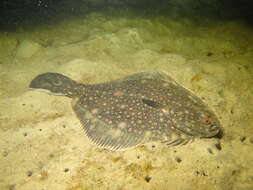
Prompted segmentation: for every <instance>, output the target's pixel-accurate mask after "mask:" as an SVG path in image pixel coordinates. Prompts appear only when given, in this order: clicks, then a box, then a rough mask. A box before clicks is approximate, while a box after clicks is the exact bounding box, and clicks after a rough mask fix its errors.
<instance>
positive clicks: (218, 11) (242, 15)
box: [0, 0, 253, 30]
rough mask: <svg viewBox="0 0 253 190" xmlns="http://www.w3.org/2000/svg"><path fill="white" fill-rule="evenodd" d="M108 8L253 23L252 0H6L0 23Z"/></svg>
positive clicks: (0, 5)
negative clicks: (239, 20)
mask: <svg viewBox="0 0 253 190" xmlns="http://www.w3.org/2000/svg"><path fill="white" fill-rule="evenodd" d="M108 9H113V10H129V11H135V12H136V13H138V14H142V15H163V16H165V15H168V16H170V17H175V18H177V17H187V18H193V19H201V18H203V17H208V18H216V19H224V20H228V19H241V20H242V21H245V22H247V23H248V24H250V25H253V1H252V0H240V1H239V0H187V1H178V0H2V1H1V2H0V27H1V29H2V30H15V29H16V28H18V27H27V26H31V25H41V24H46V23H50V24H52V23H57V22H58V21H60V20H62V19H66V18H69V17H73V16H80V15H84V14H88V13H90V12H92V11H100V10H101V11H104V10H108Z"/></svg>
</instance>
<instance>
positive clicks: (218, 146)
mask: <svg viewBox="0 0 253 190" xmlns="http://www.w3.org/2000/svg"><path fill="white" fill-rule="evenodd" d="M215 147H216V148H217V149H218V150H221V145H220V143H219V142H217V143H215Z"/></svg>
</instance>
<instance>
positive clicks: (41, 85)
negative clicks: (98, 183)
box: [29, 71, 221, 151]
mask: <svg viewBox="0 0 253 190" xmlns="http://www.w3.org/2000/svg"><path fill="white" fill-rule="evenodd" d="M29 87H30V88H31V89H39V90H46V91H47V92H49V93H50V94H54V95H62V96H67V97H69V98H72V99H73V100H74V101H73V104H72V107H73V110H74V112H75V113H76V115H77V117H78V119H79V120H80V122H81V124H82V126H83V128H84V132H85V135H86V136H87V137H88V138H89V139H90V141H92V142H93V143H95V144H96V145H98V146H100V147H103V148H106V149H110V150H114V151H122V150H125V149H129V148H133V147H136V146H139V145H143V144H145V143H149V142H155V141H160V142H164V143H166V144H167V145H169V146H175V145H178V144H186V143H187V142H188V141H189V140H190V139H195V138H203V137H213V136H215V135H217V134H218V133H219V131H220V129H221V126H220V122H219V120H218V118H217V117H216V116H215V114H214V113H213V112H212V111H211V110H210V109H209V108H208V107H207V106H206V105H205V104H204V103H203V101H202V100H201V99H200V98H198V97H197V96H195V95H193V94H192V93H191V92H190V91H189V90H187V89H185V88H184V87H182V86H180V85H179V84H178V83H177V82H176V81H175V80H173V79H172V78H171V77H170V76H168V75H167V74H165V73H163V72H157V71H148V72H142V73H137V74H133V75H129V76H127V77H125V78H121V79H117V80H113V81H109V82H105V83H99V84H80V83H78V82H76V81H74V80H72V79H70V78H68V77H67V76H64V75H62V74H59V73H43V74H41V75H38V76H37V77H36V78H35V79H33V80H32V82H31V83H30V86H29Z"/></svg>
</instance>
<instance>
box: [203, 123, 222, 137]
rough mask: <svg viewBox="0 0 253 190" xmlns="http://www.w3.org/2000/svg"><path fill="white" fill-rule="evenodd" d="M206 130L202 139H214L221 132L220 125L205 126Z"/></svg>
mask: <svg viewBox="0 0 253 190" xmlns="http://www.w3.org/2000/svg"><path fill="white" fill-rule="evenodd" d="M203 127H204V128H205V131H204V133H203V134H202V136H201V137H207V138H208V137H213V136H215V135H217V134H218V133H219V132H220V127H219V126H218V125H215V124H213V125H208V126H203Z"/></svg>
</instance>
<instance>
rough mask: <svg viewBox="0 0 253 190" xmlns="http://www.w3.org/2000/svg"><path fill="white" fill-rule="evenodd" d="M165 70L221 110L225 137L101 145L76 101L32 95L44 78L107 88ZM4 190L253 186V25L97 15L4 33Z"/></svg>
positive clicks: (0, 74)
mask: <svg viewBox="0 0 253 190" xmlns="http://www.w3.org/2000/svg"><path fill="white" fill-rule="evenodd" d="M147 70H158V71H164V72H166V73H168V74H169V75H170V76H171V77H173V78H174V79H175V80H176V81H177V82H178V83H180V84H181V85H182V86H184V87H186V88H187V89H189V90H191V91H192V92H193V93H194V94H196V95H197V96H198V97H200V98H201V99H203V101H204V102H205V103H206V104H208V106H209V107H210V108H211V109H212V110H213V111H214V112H215V113H216V114H217V116H218V117H219V119H220V121H221V123H222V126H223V136H222V138H221V139H216V138H210V139H200V140H196V141H194V142H192V143H189V144H187V145H185V146H175V147H171V148H168V147H166V146H164V145H162V144H159V143H156V144H155V146H149V145H147V146H141V147H137V148H135V149H131V150H127V151H124V152H111V151H108V150H103V149H100V148H97V147H96V146H94V145H93V144H91V143H90V142H89V140H88V139H87V137H85V136H84V134H83V131H82V127H81V125H80V123H79V121H78V119H77V118H76V117H75V115H74V113H73V111H72V109H71V100H70V99H69V98H66V97H55V96H50V95H47V94H45V93H41V92H35V91H29V90H28V85H29V82H30V81H31V80H32V79H33V78H34V77H35V76H36V75H38V74H40V73H43V72H59V73H63V74H65V75H67V76H69V77H71V78H72V79H74V80H76V81H79V82H82V83H98V82H105V81H109V80H112V79H117V78H120V77H123V76H127V75H129V74H133V73H137V72H141V71H147ZM0 147H1V152H0V176H1V177H0V189H1V190H5V189H6V190H88V189H89V190H90V189H95V190H97V189H100V190H102V189H108V190H109V189H110V190H129V189H137V190H142V189H145V190H149V189H150V190H151V189H152V190H167V189H173V190H195V189H198V190H228V189H229V190H252V189H253V29H252V28H250V27H249V26H247V25H246V24H243V23H240V22H239V21H227V22H221V21H214V20H205V21H203V24H201V23H196V22H193V21H191V20H188V19H177V20H174V19H170V18H166V17H152V18H146V17H139V16H135V15H131V14H129V15H128V14H121V15H120V16H118V17H116V16H115V15H114V16H110V15H108V14H106V13H91V14H89V15H86V16H85V17H79V18H75V19H69V20H65V21H62V22H60V23H58V24H57V25H44V26H37V27H33V28H32V29H29V30H22V29H20V30H19V31H17V32H15V33H1V34H0Z"/></svg>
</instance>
